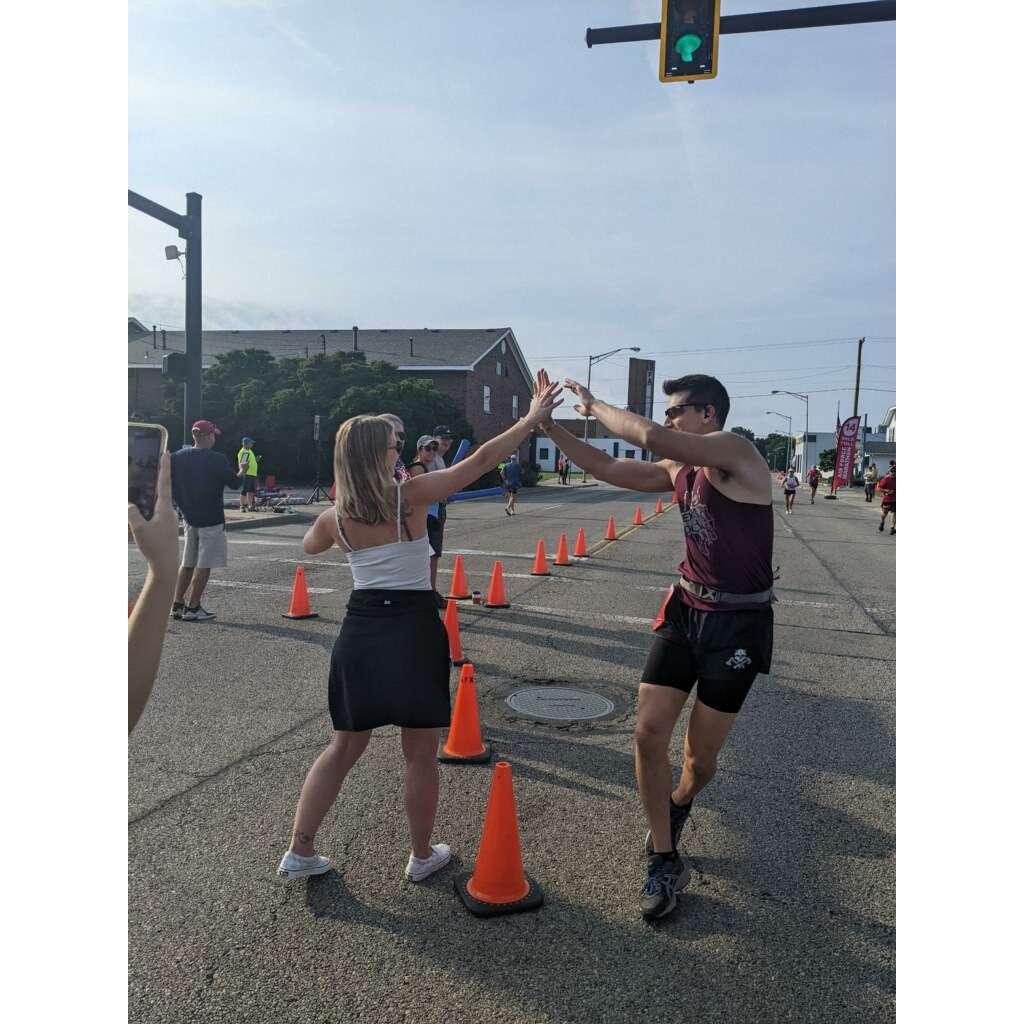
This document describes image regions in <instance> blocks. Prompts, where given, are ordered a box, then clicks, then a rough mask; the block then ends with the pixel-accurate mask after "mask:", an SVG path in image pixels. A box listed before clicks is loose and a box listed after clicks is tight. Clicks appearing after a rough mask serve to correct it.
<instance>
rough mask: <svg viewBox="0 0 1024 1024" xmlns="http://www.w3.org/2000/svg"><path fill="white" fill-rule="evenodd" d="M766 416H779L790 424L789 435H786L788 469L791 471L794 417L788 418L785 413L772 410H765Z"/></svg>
mask: <svg viewBox="0 0 1024 1024" xmlns="http://www.w3.org/2000/svg"><path fill="white" fill-rule="evenodd" d="M765 415H766V416H778V417H779V418H780V419H783V420H786V422H787V423H788V424H789V433H787V434H786V469H787V470H788V469H789V445H790V442H791V441H792V440H793V417H792V416H787V415H786V414H785V413H784V412H773V411H772V410H771V409H766V410H765Z"/></svg>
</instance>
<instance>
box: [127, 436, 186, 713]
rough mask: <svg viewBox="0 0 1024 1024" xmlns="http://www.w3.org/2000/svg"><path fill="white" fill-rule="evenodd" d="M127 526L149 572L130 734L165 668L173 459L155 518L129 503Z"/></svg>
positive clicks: (172, 575)
mask: <svg viewBox="0 0 1024 1024" xmlns="http://www.w3.org/2000/svg"><path fill="white" fill-rule="evenodd" d="M128 526H129V527H130V529H131V532H132V536H133V537H134V538H135V543H136V544H137V545H138V547H139V550H140V551H141V552H142V553H143V555H145V556H146V561H147V562H148V563H149V572H148V573H147V574H146V582H145V583H144V584H143V587H142V593H141V594H140V595H139V600H138V602H137V603H136V605H135V607H134V609H133V610H132V614H131V618H129V620H128V732H131V731H132V729H133V728H134V727H135V723H136V722H137V721H138V720H139V718H140V717H141V716H142V711H143V709H144V708H145V706H146V701H147V700H149V694H150V691H151V690H152V688H153V680H154V679H155V678H156V673H157V669H158V668H159V666H160V654H161V651H162V650H163V643H164V634H165V633H166V632H167V618H168V615H169V614H170V611H171V602H172V601H173V600H174V584H175V580H176V579H177V575H178V517H177V515H176V514H175V512H174V507H173V506H172V504H171V456H170V455H169V454H168V453H167V452H164V453H163V454H162V455H161V456H160V469H159V473H158V476H157V485H156V505H155V508H154V511H153V516H152V518H151V519H145V518H143V516H142V513H141V512H140V511H139V509H138V507H137V506H136V505H134V504H131V503H129V505H128Z"/></svg>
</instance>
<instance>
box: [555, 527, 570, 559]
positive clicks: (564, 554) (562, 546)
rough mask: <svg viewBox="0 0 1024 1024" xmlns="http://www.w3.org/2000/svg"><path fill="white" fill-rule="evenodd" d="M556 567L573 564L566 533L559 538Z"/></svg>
mask: <svg viewBox="0 0 1024 1024" xmlns="http://www.w3.org/2000/svg"><path fill="white" fill-rule="evenodd" d="M555 565H572V562H570V561H569V545H568V543H567V542H566V539H565V534H564V533H563V534H562V535H561V536H560V537H559V538H558V554H557V555H555Z"/></svg>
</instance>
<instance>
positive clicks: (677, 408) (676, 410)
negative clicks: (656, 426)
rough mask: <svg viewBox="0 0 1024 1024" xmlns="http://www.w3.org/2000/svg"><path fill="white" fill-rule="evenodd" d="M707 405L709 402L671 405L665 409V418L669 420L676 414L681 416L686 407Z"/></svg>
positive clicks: (700, 407) (692, 407) (704, 406)
mask: <svg viewBox="0 0 1024 1024" xmlns="http://www.w3.org/2000/svg"><path fill="white" fill-rule="evenodd" d="M707 407H708V403H707V402H682V403H680V404H679V405H670V406H669V407H668V408H667V409H666V410H665V419H667V420H669V419H672V418H673V417H674V416H679V415H680V414H681V413H682V412H683V411H684V410H686V409H706V408H707Z"/></svg>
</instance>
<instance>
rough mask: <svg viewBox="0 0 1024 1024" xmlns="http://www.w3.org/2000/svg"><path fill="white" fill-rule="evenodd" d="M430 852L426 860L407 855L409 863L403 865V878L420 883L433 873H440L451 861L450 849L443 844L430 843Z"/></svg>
mask: <svg viewBox="0 0 1024 1024" xmlns="http://www.w3.org/2000/svg"><path fill="white" fill-rule="evenodd" d="M430 850H431V853H430V856H429V857H428V858H427V859H426V860H420V859H419V857H414V856H413V855H412V854H411V853H410V854H409V863H408V864H406V865H405V877H406V878H408V879H409V881H410V882H422V881H423V879H424V878H429V877H430V876H431V875H432V874H433V873H434V872H435V871H440V870H441V868H443V867H444V866H445V864H447V863H448V861H450V860H451V859H452V850H451V847H450V846H446V845H445V844H444V843H432V844H431V846H430Z"/></svg>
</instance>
